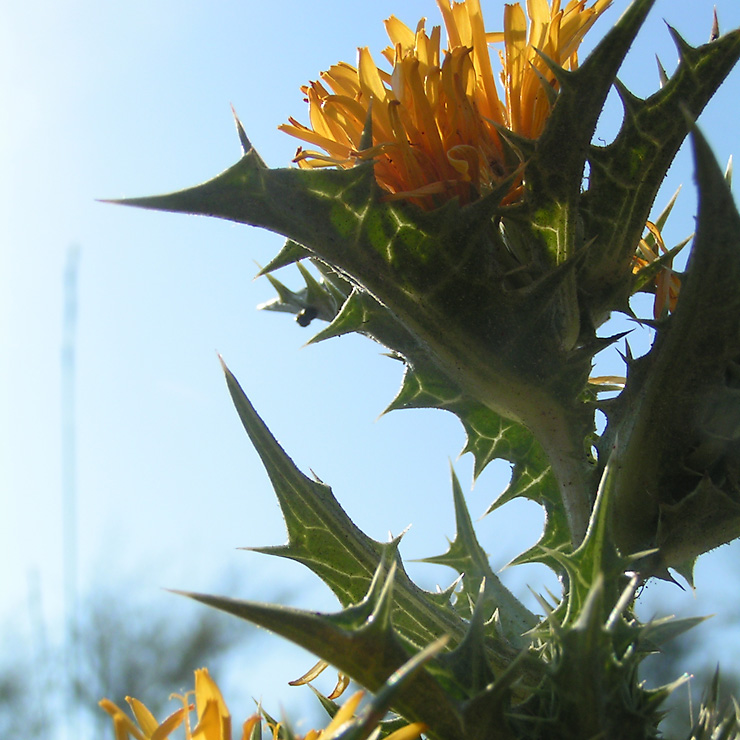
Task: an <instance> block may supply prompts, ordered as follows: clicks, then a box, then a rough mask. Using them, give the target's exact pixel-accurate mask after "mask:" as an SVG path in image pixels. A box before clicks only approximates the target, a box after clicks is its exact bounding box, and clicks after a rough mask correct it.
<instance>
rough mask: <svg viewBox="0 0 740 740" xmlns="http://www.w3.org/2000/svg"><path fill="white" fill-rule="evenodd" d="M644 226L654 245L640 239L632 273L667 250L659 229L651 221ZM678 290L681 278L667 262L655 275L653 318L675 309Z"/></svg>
mask: <svg viewBox="0 0 740 740" xmlns="http://www.w3.org/2000/svg"><path fill="white" fill-rule="evenodd" d="M645 226H646V227H647V229H648V231H649V232H650V233H651V234H652V235H653V240H654V243H655V246H654V247H652V246H650V244H649V243H648V241H647V240H646V239H640V244H639V246H638V247H637V253H636V254H635V256H634V258H633V260H632V272H633V273H638V272H639V271H640V270H642V269H643V268H644V267H647V266H648V265H649V264H651V263H652V262H655V260H657V259H658V258H659V256H660V254H661V253H662V254H665V253H666V252H668V249H667V248H666V245H665V242H664V241H663V236H662V234H661V233H660V229H659V228H658V227H657V226H656V225H655V224H654V223H652V222H651V221H648V222H647V223H646V224H645ZM680 290H681V278H680V277H679V276H678V275H677V274H676V272H675V271H674V270H673V268H672V267H671V264H670V263H668V264H666V265H665V266H664V267H663V268H662V269H661V270H660V271H659V272H658V274H657V275H656V276H655V302H654V304H653V317H654V318H655V319H661V318H664V317H665V316H666V315H667V314H668V312H669V311H670V312H671V313H672V312H673V311H675V310H676V303H677V302H678V294H679V291H680Z"/></svg>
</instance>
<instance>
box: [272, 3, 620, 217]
mask: <svg viewBox="0 0 740 740" xmlns="http://www.w3.org/2000/svg"><path fill="white" fill-rule="evenodd" d="M586 2H587V0H571V1H570V2H568V4H567V5H566V7H565V8H564V9H561V7H560V0H553V2H552V6H550V5H549V4H548V2H547V0H527V15H528V16H529V31H528V32H527V25H528V24H527V17H526V16H525V13H524V11H523V10H522V7H521V5H520V4H519V3H514V4H510V5H506V6H505V10H504V30H503V32H500V33H488V32H486V30H485V27H484V22H483V14H482V12H481V7H480V0H463V2H459V3H458V2H453V3H450V0H437V5H438V6H439V8H440V10H441V12H442V17H443V20H444V24H445V29H446V31H447V49H446V50H445V51H444V54H443V55H442V54H441V53H440V36H441V32H440V27H439V26H435V27H434V28H433V29H432V32H431V33H430V34H427V32H426V30H425V27H424V19H422V20H421V21H420V22H419V24H418V26H417V28H416V31H415V32H414V31H412V30H411V29H410V28H408V27H407V26H406V25H404V24H403V23H402V22H401V21H400V20H398V19H397V18H396V17H394V16H391V17H390V18H389V19H388V20H387V21H386V23H385V26H386V31H387V33H388V36H389V37H390V40H391V42H392V44H393V46H392V47H391V48H388V49H386V50H385V51H384V52H383V55H384V56H385V58H386V60H387V61H388V62H389V63H390V64H391V65H392V70H391V71H390V72H386V71H383V70H381V69H380V68H378V67H377V66H376V65H375V62H374V61H373V59H372V57H371V55H370V52H369V50H368V49H367V48H361V49H359V50H358V62H357V67H353V66H351V65H350V64H346V63H344V62H340V63H339V64H336V65H334V66H332V67H331V68H330V69H329V70H328V71H326V72H323V73H322V74H321V81H320V82H319V81H316V82H312V83H310V85H307V86H304V87H303V88H301V89H302V91H303V92H304V94H305V95H306V99H307V102H308V106H309V120H310V127H309V126H304V125H302V124H300V123H298V121H296V120H295V119H293V118H290V119H289V121H290V122H289V123H288V124H283V125H282V126H280V127H279V128H280V129H281V130H282V131H284V132H286V133H288V134H291V135H292V136H296V137H297V138H299V139H302V140H304V141H306V142H308V143H309V144H312V145H314V146H317V147H319V148H320V149H323V152H321V151H316V150H303V149H299V150H298V153H297V155H296V159H295V161H296V162H297V163H298V164H299V166H300V167H305V168H312V167H322V166H323V167H325V166H332V165H335V166H339V167H344V168H348V167H353V166H354V165H356V164H357V163H359V162H361V161H365V160H370V159H372V160H373V161H374V162H375V176H376V179H377V181H378V183H379V185H380V186H381V187H382V188H383V189H385V190H387V191H388V192H389V193H390V196H388V197H389V198H391V199H392V198H406V199H410V200H412V201H413V202H415V203H416V204H417V205H420V206H421V207H422V208H426V209H431V208H435V207H437V206H439V205H441V204H442V203H443V202H444V201H446V200H448V199H450V198H452V197H456V196H457V197H459V198H460V201H461V202H462V203H467V202H470V201H472V200H475V199H476V198H478V197H480V196H481V195H482V194H484V193H485V192H487V191H490V190H491V189H492V188H493V187H495V186H496V184H497V183H499V182H500V181H501V180H502V179H503V178H505V177H507V176H508V175H510V174H511V173H512V172H513V171H515V170H516V168H517V167H518V165H519V163H518V162H516V161H513V162H512V161H511V155H510V154H507V152H506V150H505V147H504V144H503V143H502V141H501V138H500V137H499V134H498V132H497V126H500V127H503V128H506V129H509V130H511V131H513V132H515V133H517V134H519V135H521V136H525V137H527V138H530V139H536V138H537V137H538V136H539V135H540V134H541V133H542V130H543V128H544V125H545V122H546V120H547V117H548V115H549V113H550V108H551V103H550V99H551V95H552V92H557V90H558V83H557V80H555V78H554V76H553V74H552V72H551V71H550V70H549V68H548V66H547V64H546V63H545V61H544V60H543V59H542V58H541V57H540V56H539V55H538V53H537V51H535V50H536V49H537V50H539V51H540V52H542V53H543V54H545V55H547V56H548V57H549V58H550V59H552V60H553V61H554V62H556V63H557V64H560V65H561V66H563V67H564V68H565V69H574V68H575V67H576V66H577V65H578V56H577V50H578V47H579V45H580V43H581V41H582V39H583V36H584V35H585V33H586V32H587V31H588V29H589V28H590V27H591V26H592V25H593V23H594V21H595V20H596V19H597V18H598V17H599V15H601V13H602V12H603V11H604V10H606V8H607V7H608V6H609V5H610V4H611V0H596V1H595V2H594V3H593V5H592V6H591V7H589V8H586V7H585V6H586ZM496 42H503V51H501V52H500V54H499V57H500V61H501V65H502V68H503V69H502V72H501V74H500V78H501V83H502V87H503V90H504V93H505V97H504V100H503V101H502V100H501V98H500V97H499V93H498V90H497V87H496V82H495V79H494V73H493V69H492V66H491V59H490V55H489V44H491V43H496ZM548 87H549V88H550V90H547V88H548ZM548 93H550V94H548ZM369 115H370V116H371V117H372V132H373V145H372V146H371V147H369V148H365V149H360V140H361V136H362V131H363V129H364V126H365V123H366V121H367V119H368V116H369ZM520 194H521V182H520V181H519V182H516V183H515V184H514V186H513V187H512V189H511V191H510V193H509V195H508V196H507V198H506V199H505V202H511V201H514V200H516V199H517V198H518V197H519V196H520Z"/></svg>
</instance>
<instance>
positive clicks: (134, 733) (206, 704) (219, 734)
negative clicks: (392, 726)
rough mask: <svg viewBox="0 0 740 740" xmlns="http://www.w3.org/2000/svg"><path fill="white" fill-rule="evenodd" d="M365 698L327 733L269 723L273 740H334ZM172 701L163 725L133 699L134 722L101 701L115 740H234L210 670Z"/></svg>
mask: <svg viewBox="0 0 740 740" xmlns="http://www.w3.org/2000/svg"><path fill="white" fill-rule="evenodd" d="M193 695H194V696H195V705H193V704H190V703H189V698H190V697H191V696H193ZM362 697H363V692H362V691H358V692H357V693H356V694H354V695H352V696H351V697H350V698H349V699H348V700H347V701H346V702H345V703H344V704H343V705H342V706H341V707H340V708H339V711H338V712H337V713H336V714H335V715H334V717H333V718H332V720H331V722H329V724H328V725H327V726H326V728H325V729H323V730H309V731H308V732H307V733H306V735H305V736H303V738H297V736H293V734H292V733H289V734H288V735H286V734H285V733H284V732H283V728H282V725H281V724H280V723H273V722H272V721H268V722H267V724H268V726H269V728H270V729H271V731H272V737H273V740H281V739H283V738H285V737H286V736H287V737H296V740H332V739H333V738H334V737H336V736H337V735H339V734H340V733H341V732H342V731H343V730H344V729H346V726H347V723H349V722H352V721H354V720H356V716H355V712H356V711H357V707H358V705H359V703H360V701H361V700H362ZM170 698H171V699H179V700H180V701H181V702H182V706H181V707H180V708H179V709H177V710H176V711H175V712H173V713H172V714H171V715H169V717H167V719H165V720H164V721H163V722H157V720H156V719H155V717H154V715H153V714H152V713H151V712H150V711H149V710H148V709H147V708H146V706H144V704H142V703H141V702H140V701H139V700H138V699H133V698H132V697H130V696H127V697H126V702H127V703H128V705H129V707H130V708H131V712H132V714H133V716H134V718H133V719H132V718H131V717H130V716H129V715H128V714H127V713H126V712H124V711H123V710H122V709H121V708H120V707H119V706H118V705H116V704H114V703H113V702H112V701H110V700H109V699H102V700H101V701H100V706H101V707H102V708H103V709H104V710H105V711H106V712H108V714H110V716H111V717H112V719H113V728H114V732H115V737H116V740H132V739H133V740H168V738H169V737H170V735H171V734H172V733H173V732H174V731H175V730H177V729H178V728H179V727H180V726H181V725H184V731H185V740H231V715H230V714H229V710H228V708H227V706H226V702H224V698H223V696H222V695H221V691H220V690H219V688H218V686H217V685H216V682H215V681H214V680H213V679H212V678H211V676H210V674H209V673H208V670H207V669H205V668H201V669H200V670H197V671H195V690H194V691H188V692H187V693H186V694H182V695H180V694H172V695H171V696H170ZM193 709H195V711H196V716H197V724H196V726H195V728H194V729H193V730H192V731H191V728H190V712H191V711H192V710H193ZM262 722H263V719H262V717H261V716H260V715H259V714H253V715H252V716H250V717H248V718H247V720H246V721H245V722H244V724H243V725H242V735H241V740H252V738H254V737H260V736H261V725H262ZM425 729H426V725H424V724H422V723H420V722H414V723H411V724H408V725H406V726H405V727H401V728H400V729H399V730H396V731H395V732H393V733H391V734H390V735H389V736H388V737H387V738H386V740H416V738H418V737H419V735H420V734H421V733H422V732H424V730H425ZM377 731H378V730H377V728H376V729H375V730H373V733H374V734H373V735H372V737H375V734H376V733H377Z"/></svg>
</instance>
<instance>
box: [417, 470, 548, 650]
mask: <svg viewBox="0 0 740 740" xmlns="http://www.w3.org/2000/svg"><path fill="white" fill-rule="evenodd" d="M450 467H451V466H450ZM452 495H453V498H454V502H455V521H456V523H457V528H456V529H457V531H456V534H455V539H454V540H453V541H452V542H450V546H449V549H448V550H447V552H446V553H444V555H437V556H435V557H429V558H424V562H426V563H438V564H441V565H447V566H449V567H451V568H454V569H455V570H456V571H457V572H458V573H460V574H461V575H462V576H463V579H462V584H463V588H462V590H461V591H460V592H459V593H458V594H457V603H456V610H457V611H458V612H459V613H461V614H462V615H463V616H465V617H466V618H470V617H471V616H472V613H473V611H474V609H475V608H478V607H480V609H481V612H482V613H483V614H484V616H485V619H486V621H487V620H488V619H489V618H490V617H492V616H493V613H494V611H498V623H499V625H500V628H501V630H502V632H503V634H504V637H506V639H507V640H508V641H509V642H510V643H511V644H512V645H514V646H515V647H524V646H525V645H527V644H528V642H529V641H528V640H527V639H523V638H522V636H523V635H524V634H525V633H526V632H529V630H531V629H532V628H533V627H535V626H536V625H537V623H538V622H539V620H538V619H537V617H536V616H535V615H534V614H532V613H531V612H530V611H529V610H528V609H527V608H526V607H525V606H524V605H523V604H522V603H521V602H520V601H519V600H518V599H517V598H516V597H515V596H514V595H513V594H512V593H511V592H510V591H509V590H508V589H507V588H506V587H505V586H504V585H503V583H501V581H500V580H499V578H498V576H496V574H495V573H494V572H493V570H492V569H491V566H490V564H489V562H488V555H487V554H486V553H485V551H484V550H483V548H482V547H481V546H480V543H479V542H478V539H477V537H476V536H475V529H474V528H473V522H472V520H471V518H470V513H469V512H468V508H467V506H466V504H465V497H464V496H463V493H462V489H461V488H460V482H459V481H458V479H457V476H456V475H455V471H454V470H452Z"/></svg>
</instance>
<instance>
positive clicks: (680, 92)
mask: <svg viewBox="0 0 740 740" xmlns="http://www.w3.org/2000/svg"><path fill="white" fill-rule="evenodd" d="M679 46H680V63H679V65H678V68H677V70H676V71H675V72H674V74H673V75H672V76H671V78H670V80H669V81H668V82H667V83H666V84H665V85H664V86H663V87H662V88H661V89H660V90H659V91H658V92H656V93H655V94H654V95H652V96H651V97H649V98H647V99H646V100H640V99H638V98H636V97H634V96H632V95H630V96H629V101H630V102H629V105H628V106H626V108H625V119H624V122H623V124H622V128H621V130H620V132H619V135H618V137H617V138H616V139H615V140H614V142H613V143H612V144H610V145H609V146H607V147H595V146H594V147H591V152H590V155H589V162H590V165H591V167H590V178H589V180H590V181H589V187H588V190H587V191H586V193H584V195H583V199H582V207H581V213H582V215H583V218H584V233H585V238H586V239H588V238H594V237H595V238H597V239H598V241H599V248H598V249H597V250H593V251H592V253H591V254H590V255H589V258H588V260H587V264H586V268H585V270H584V272H583V274H582V280H583V282H582V288H583V290H584V291H585V292H586V293H587V294H588V295H590V296H591V304H592V311H593V314H594V316H595V317H596V318H595V320H596V322H597V323H598V322H599V321H600V319H599V317H600V316H604V315H605V314H606V312H607V311H608V310H610V309H611V308H617V309H619V308H620V307H621V306H622V305H623V303H624V296H622V295H621V294H619V289H618V287H617V281H618V280H619V279H620V277H621V274H620V272H619V266H620V265H621V266H622V268H621V269H623V270H626V269H627V266H628V265H629V262H630V259H631V256H632V254H633V253H634V249H635V247H636V245H637V243H638V242H639V239H640V235H641V234H642V231H643V229H644V227H645V221H646V220H647V219H648V217H649V213H650V208H651V207H652V204H653V202H654V200H655V196H656V194H657V192H658V189H659V188H660V185H661V184H662V182H663V179H664V177H665V173H666V172H667V171H668V168H669V167H670V165H671V162H672V161H673V158H674V157H675V155H676V152H677V151H678V148H679V147H680V146H681V143H682V142H683V140H684V139H685V138H686V136H687V134H688V133H689V131H690V129H691V126H690V123H689V122H687V120H686V118H685V117H684V115H683V113H682V108H684V107H685V108H686V109H687V110H689V111H690V112H691V115H692V116H694V117H697V116H698V115H699V113H701V111H702V110H703V108H704V106H705V105H706V104H707V102H708V101H709V100H710V99H711V97H712V96H713V95H714V93H715V92H716V90H717V88H718V87H719V86H720V84H721V83H722V81H723V80H724V79H725V77H726V76H727V75H728V74H729V72H730V70H731V69H732V68H733V66H734V65H735V63H736V61H737V59H738V57H739V56H740V31H733V32H732V33H729V34H727V35H726V36H723V37H721V38H719V39H717V40H716V41H712V42H711V43H709V44H705V45H703V46H699V47H697V48H692V47H690V46H688V45H687V44H685V43H681V44H679ZM625 99H626V96H625V95H624V94H623V100H625ZM617 224H618V228H615V225H617Z"/></svg>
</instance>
